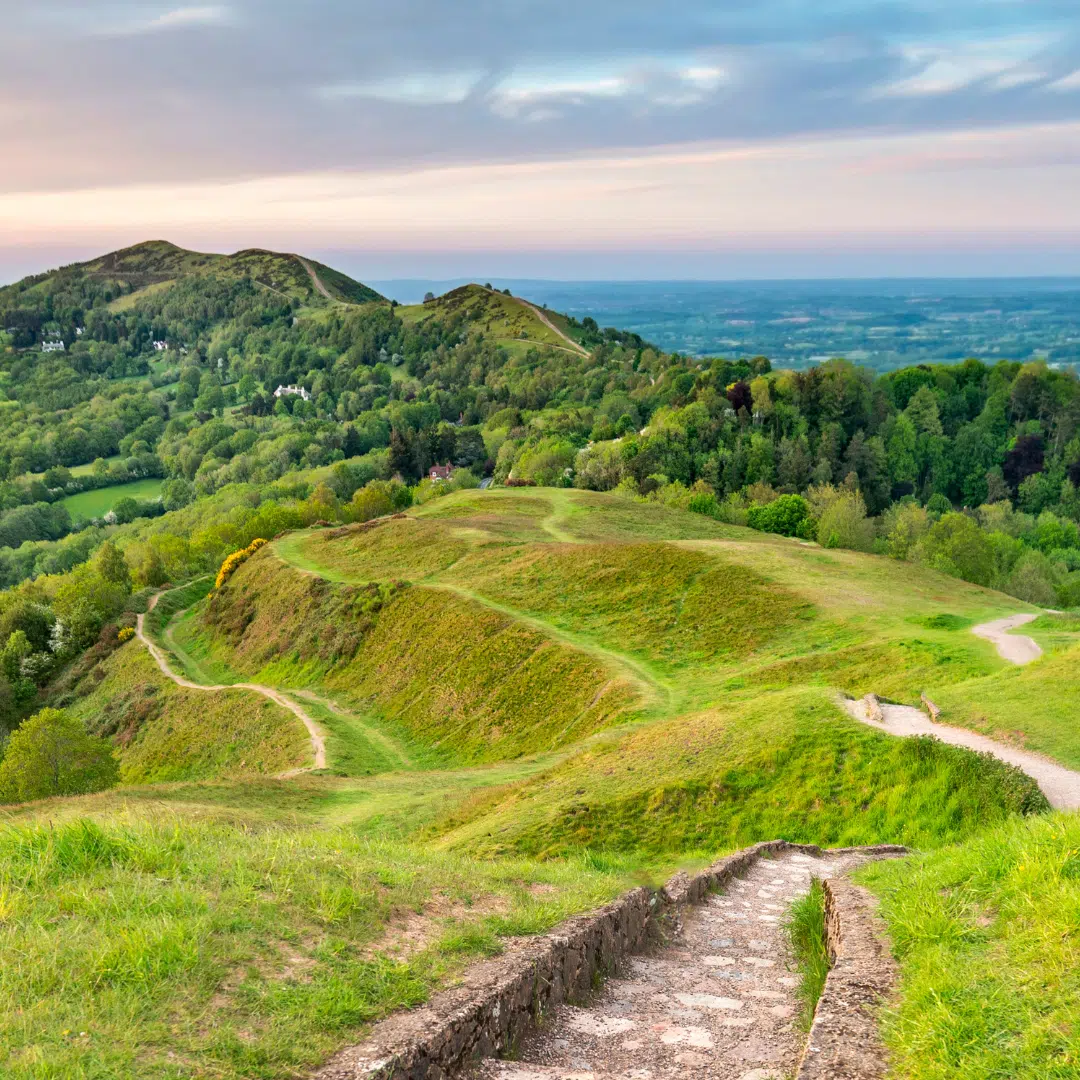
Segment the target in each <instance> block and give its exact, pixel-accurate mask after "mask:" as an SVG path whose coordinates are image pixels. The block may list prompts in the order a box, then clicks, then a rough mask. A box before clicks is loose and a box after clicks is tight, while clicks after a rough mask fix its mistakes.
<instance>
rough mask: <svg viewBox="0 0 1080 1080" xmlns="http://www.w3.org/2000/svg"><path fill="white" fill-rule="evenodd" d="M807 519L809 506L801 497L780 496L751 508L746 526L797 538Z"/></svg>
mask: <svg viewBox="0 0 1080 1080" xmlns="http://www.w3.org/2000/svg"><path fill="white" fill-rule="evenodd" d="M864 516H865V515H864ZM809 517H810V504H809V503H808V502H807V501H806V500H805V499H804V498H803V497H802V496H801V495H781V496H780V497H779V498H778V499H775V500H773V501H772V502H771V503H769V504H768V505H767V506H752V507H751V508H750V510H749V511H748V512H747V515H746V524H747V525H749V526H750V528H751V529H758V530H759V531H760V532H769V533H779V534H780V535H781V536H798V535H799V531H800V529H802V528H803V525H804V522H806V520H807V519H808V518H809Z"/></svg>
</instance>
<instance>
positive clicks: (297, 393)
mask: <svg viewBox="0 0 1080 1080" xmlns="http://www.w3.org/2000/svg"><path fill="white" fill-rule="evenodd" d="M274 397H276V398H280V397H300V398H303V399H304V401H310V400H311V395H310V394H309V393H308V392H307V391H306V390H305V389H304V388H303V387H302V386H279V387H278V388H277V389H276V390H275V391H274Z"/></svg>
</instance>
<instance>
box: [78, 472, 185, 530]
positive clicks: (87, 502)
mask: <svg viewBox="0 0 1080 1080" xmlns="http://www.w3.org/2000/svg"><path fill="white" fill-rule="evenodd" d="M163 483H164V481H162V480H156V479H152V478H151V479H146V480H133V481H131V483H129V484H116V485H114V486H113V487H106V488H98V489H97V490H95V491H81V492H79V494H78V495H68V496H67V498H65V499H62V500H61V502H62V503H63V505H64V506H66V507H67V509H68V513H69V514H71V519H72V521H79V520H80V519H85V520H88V519H90V518H100V517H104V516H105V515H106V514H107V513H108V512H109V511H110V510H111V509H112V508H113V507H114V506H115V505H116V504H117V503H118V502H119V501H120V500H121V499H141V500H146V499H156V498H157V497H158V496H159V495H160V494H161V487H162V484H163Z"/></svg>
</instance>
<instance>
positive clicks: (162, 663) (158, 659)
mask: <svg viewBox="0 0 1080 1080" xmlns="http://www.w3.org/2000/svg"><path fill="white" fill-rule="evenodd" d="M159 595H160V594H159ZM157 600H158V597H157V596H155V597H153V598H152V599H151V601H150V605H149V610H150V611H153V610H154V605H155V604H156V603H157ZM145 619H146V616H145V615H140V616H138V618H137V619H136V620H135V635H136V637H138V639H139V640H140V641H141V642H142V643H143V644H144V645H145V646H146V648H147V651H148V652H149V653H150V655H151V656H152V657H153V658H154V661H155V663H156V664H157V666H158V667H159V668H161V672H162V674H163V675H165V676H166V677H167V678H169V679H172V681H173V682H174V683H176V685H177V686H182V687H184V689H185V690H206V691H208V692H211V693H219V692H220V691H222V690H253V691H254V692H255V693H256V694H262V696H263V697H264V698H269V700H270V701H272V702H273V703H274V704H275V705H280V706H281V707H282V708H283V709H288V710H289V712H291V713H292V714H293V715H294V716H295V717H296V718H297V719H298V720H299V721H300V722H301V723H302V724H303V725H304V727H305V728H306V729H307V733H308V736H309V737H310V739H311V752H312V756H313V758H314V759H315V763H314V764H313V765H311V766H309V767H308V768H304V769H290V770H289V771H288V772H286V773H282V774H281V775H280V776H279V777H278V779H280V780H288V779H289V778H291V777H293V776H299V775H300V774H301V773H305V772H311V771H312V770H313V769H325V768H326V739H325V737H324V735H323V732H322V729H321V728H320V727H319V725H318V724H317V723H316V722H315V721H314V720H313V719H312V718H311V716H309V715H308V713H306V712H305V711H304V710H303V709H302V708H301V707H300V706H299V705H297V704H296V702H295V701H292V700H291V699H290V698H287V697H286V696H285V695H284V694H282V693H281V692H280V691H278V690H275V689H274V688H273V687H271V686H261V685H259V684H258V683H233V684H231V685H228V686H207V685H205V684H204V683H197V682H192V681H191V680H190V679H185V678H183V677H182V676H180V675H177V674H176V673H175V672H174V671H173V670H172V668H171V667H169V661H168V659H167V658H166V656H165V654H164V653H163V652H162V651H161V650H160V649H159V648H158V647H157V646H156V645H155V644H154V643H153V642H152V641H151V640H150V638H149V637H147V635H146V629H145V625H144V623H145Z"/></svg>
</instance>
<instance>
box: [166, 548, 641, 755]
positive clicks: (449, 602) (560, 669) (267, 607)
mask: <svg viewBox="0 0 1080 1080" xmlns="http://www.w3.org/2000/svg"><path fill="white" fill-rule="evenodd" d="M202 621H203V627H204V629H203V634H204V635H206V637H207V638H208V640H204V641H200V640H199V637H198V634H197V633H194V634H193V630H195V627H193V626H192V625H191V624H188V625H187V626H182V627H180V628H178V630H177V632H176V639H177V641H178V642H179V644H180V645H181V646H182V647H185V648H186V647H188V646H189V645H190V646H192V648H193V651H195V652H202V653H206V652H211V653H212V654H213V655H214V656H215V658H216V659H217V661H218V662H219V663H220V664H225V665H227V666H228V668H229V669H231V670H232V671H235V672H239V673H244V674H246V675H249V676H251V677H254V678H257V679H258V680H259V681H263V682H272V683H278V684H281V685H298V686H303V685H308V684H311V683H315V682H317V683H318V684H319V685H320V686H322V687H324V688H325V689H326V690H327V691H329V692H330V693H331V694H337V695H344V696H345V697H346V699H347V700H349V701H351V702H353V703H356V704H359V705H361V706H362V707H366V708H368V709H373V710H376V711H377V712H378V713H379V714H380V715H381V716H382V717H383V718H385V719H387V720H392V721H393V722H394V723H395V724H396V725H399V726H400V727H401V728H402V729H404V731H405V733H406V734H407V735H408V736H409V737H411V738H412V739H414V740H417V741H419V742H421V743H424V744H426V745H427V746H429V747H430V748H432V749H434V750H436V751H438V752H439V754H440V756H442V757H444V758H445V759H446V760H449V761H456V762H464V761H477V762H479V761H494V760H505V759H507V758H512V757H516V756H519V755H520V754H523V753H532V752H536V751H545V750H551V749H555V748H557V747H559V746H563V745H566V744H568V743H571V742H574V741H577V740H578V739H580V738H583V737H584V736H586V735H588V734H590V733H592V732H593V731H597V730H600V729H602V728H604V727H607V726H610V725H612V724H617V723H620V722H624V721H626V720H627V719H629V718H630V717H631V716H632V715H633V713H634V710H635V706H636V705H637V702H638V699H639V694H638V691H637V688H636V686H635V685H634V683H633V682H632V681H631V680H630V679H629V678H627V677H626V676H624V675H621V673H620V672H618V671H617V670H616V671H613V670H606V669H605V666H604V664H603V662H602V661H601V660H600V659H598V658H597V657H596V656H593V655H590V654H589V653H587V652H584V651H581V650H575V649H572V648H568V647H567V646H566V645H564V644H562V643H561V642H559V641H556V640H552V639H551V638H549V637H546V636H545V635H543V634H542V633H539V632H538V631H537V630H535V629H533V628H531V627H529V626H527V625H523V624H521V623H520V622H518V621H515V620H513V619H511V618H509V617H507V616H506V615H503V614H501V613H499V612H496V611H492V610H490V609H488V608H485V607H484V606H483V605H480V604H477V603H475V602H472V601H470V600H468V599H467V598H463V597H461V596H459V595H456V594H454V593H451V592H448V591H444V590H439V591H436V590H430V589H425V588H423V587H412V588H404V587H402V586H400V585H396V584H393V583H391V584H388V585H378V584H374V583H372V584H368V585H365V586H335V585H332V584H328V583H327V582H325V581H324V580H322V579H321V578H316V577H313V576H310V575H304V574H301V573H299V572H297V571H296V570H294V569H292V568H291V567H289V566H287V565H285V564H284V563H282V562H280V561H279V560H277V559H276V558H274V556H273V555H272V553H270V552H269V551H267V552H266V553H265V554H260V555H258V556H256V557H255V558H253V559H251V560H250V561H249V562H248V563H247V564H245V566H244V567H243V568H242V569H241V570H240V571H238V572H237V573H236V574H235V575H234V577H233V578H232V580H231V581H230V582H229V583H228V584H227V585H226V586H224V587H223V588H221V589H220V590H218V591H217V592H216V593H215V594H214V596H213V597H212V598H211V600H210V602H209V604H208V606H207V608H206V613H205V617H204V619H203V620H202ZM219 670H222V669H219Z"/></svg>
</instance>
